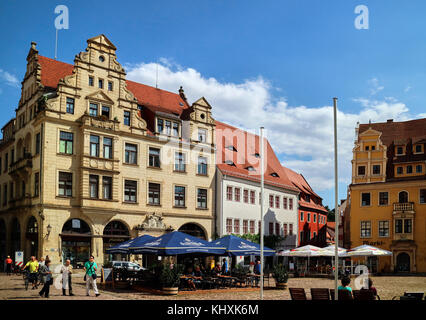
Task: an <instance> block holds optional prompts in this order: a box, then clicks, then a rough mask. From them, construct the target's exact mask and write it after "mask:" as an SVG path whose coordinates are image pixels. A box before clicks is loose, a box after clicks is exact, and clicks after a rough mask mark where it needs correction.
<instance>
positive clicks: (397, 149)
mask: <svg viewBox="0 0 426 320" xmlns="http://www.w3.org/2000/svg"><path fill="white" fill-rule="evenodd" d="M396 154H397V155H403V154H404V147H402V146H398V147H396Z"/></svg>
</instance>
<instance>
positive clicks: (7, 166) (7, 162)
mask: <svg viewBox="0 0 426 320" xmlns="http://www.w3.org/2000/svg"><path fill="white" fill-rule="evenodd" d="M8 168H9V154H8V153H6V158H5V159H4V172H6V171H7V169H8Z"/></svg>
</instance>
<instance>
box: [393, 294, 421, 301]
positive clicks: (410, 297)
mask: <svg viewBox="0 0 426 320" xmlns="http://www.w3.org/2000/svg"><path fill="white" fill-rule="evenodd" d="M423 296H424V292H404V295H403V296H400V297H399V299H400V300H415V301H421V300H422V299H423ZM397 298H398V296H395V297H393V298H392V300H396V299H397Z"/></svg>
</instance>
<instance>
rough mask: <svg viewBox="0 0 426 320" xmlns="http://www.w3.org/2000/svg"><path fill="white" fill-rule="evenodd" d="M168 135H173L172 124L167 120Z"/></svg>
mask: <svg viewBox="0 0 426 320" xmlns="http://www.w3.org/2000/svg"><path fill="white" fill-rule="evenodd" d="M166 134H167V135H168V136H170V135H171V134H172V123H171V121H169V120H166Z"/></svg>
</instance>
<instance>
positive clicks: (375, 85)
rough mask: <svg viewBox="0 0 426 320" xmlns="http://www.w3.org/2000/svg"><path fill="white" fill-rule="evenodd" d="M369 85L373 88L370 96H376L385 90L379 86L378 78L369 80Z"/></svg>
mask: <svg viewBox="0 0 426 320" xmlns="http://www.w3.org/2000/svg"><path fill="white" fill-rule="evenodd" d="M368 84H369V85H370V86H371V89H370V94H371V95H372V96H374V95H375V94H377V93H378V92H380V91H382V90H383V89H384V88H385V87H384V86H381V85H379V80H378V79H377V78H372V79H370V80H368Z"/></svg>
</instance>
